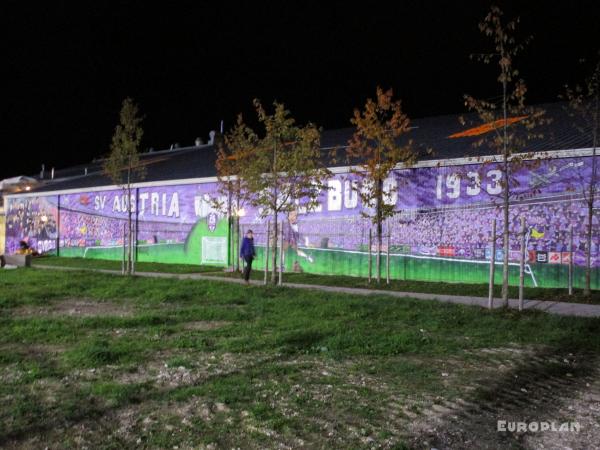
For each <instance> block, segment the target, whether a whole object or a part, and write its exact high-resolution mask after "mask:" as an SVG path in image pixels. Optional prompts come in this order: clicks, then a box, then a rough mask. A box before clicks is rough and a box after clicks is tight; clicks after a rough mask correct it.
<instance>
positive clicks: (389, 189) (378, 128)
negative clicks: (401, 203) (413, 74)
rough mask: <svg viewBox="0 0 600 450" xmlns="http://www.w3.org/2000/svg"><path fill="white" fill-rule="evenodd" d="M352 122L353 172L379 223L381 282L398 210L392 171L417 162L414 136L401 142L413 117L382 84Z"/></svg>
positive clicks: (366, 208) (369, 214)
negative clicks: (389, 228)
mask: <svg viewBox="0 0 600 450" xmlns="http://www.w3.org/2000/svg"><path fill="white" fill-rule="evenodd" d="M351 123H352V124H353V125H354V126H355V127H356V130H355V131H354V134H353V136H352V138H351V140H350V142H349V143H348V147H347V149H346V151H347V156H348V159H349V161H350V162H352V161H355V160H358V161H359V163H358V166H356V168H354V169H352V171H351V172H352V173H353V174H355V175H356V176H357V177H359V179H360V180H361V183H360V189H359V196H360V199H361V201H362V204H363V210H362V215H363V217H366V218H369V219H370V220H371V222H372V224H373V225H375V227H376V231H377V256H376V258H377V263H376V271H377V282H378V283H379V282H380V281H381V243H382V229H383V222H384V221H385V220H386V219H388V218H390V217H392V216H393V215H394V214H396V213H397V210H396V202H395V198H396V196H397V190H398V186H397V180H396V179H395V178H390V175H391V174H392V171H393V170H394V169H395V168H396V167H397V166H398V165H399V164H402V165H403V166H404V167H410V166H411V165H413V164H414V163H415V162H416V159H417V154H416V152H415V151H414V149H413V146H412V142H411V141H410V140H409V141H407V142H406V143H400V142H399V140H400V138H402V137H403V135H404V134H406V133H407V132H408V130H409V127H410V119H409V118H408V116H407V115H406V114H405V113H404V112H403V111H402V105H401V102H400V101H399V100H396V101H394V100H393V92H392V90H391V89H389V90H387V91H384V90H383V89H381V88H380V87H378V88H377V92H376V98H375V99H374V100H373V99H371V98H369V99H367V102H366V104H365V107H364V109H363V110H362V111H361V110H358V109H355V110H354V117H353V118H352V119H351ZM388 180H389V181H388Z"/></svg>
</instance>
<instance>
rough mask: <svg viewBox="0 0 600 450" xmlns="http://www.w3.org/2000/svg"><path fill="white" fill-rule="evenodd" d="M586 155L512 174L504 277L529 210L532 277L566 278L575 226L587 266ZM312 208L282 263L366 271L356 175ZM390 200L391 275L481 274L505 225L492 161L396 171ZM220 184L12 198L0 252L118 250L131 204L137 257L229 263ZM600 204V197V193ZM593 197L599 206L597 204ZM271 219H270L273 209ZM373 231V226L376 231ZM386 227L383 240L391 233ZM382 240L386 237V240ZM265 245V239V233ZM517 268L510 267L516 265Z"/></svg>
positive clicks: (540, 280) (598, 225) (286, 231)
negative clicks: (22, 247)
mask: <svg viewBox="0 0 600 450" xmlns="http://www.w3.org/2000/svg"><path fill="white" fill-rule="evenodd" d="M590 179H591V158H590V157H581V158H558V159H551V160H542V161H538V162H535V161H533V162H530V163H528V164H527V166H526V167H522V168H520V169H518V170H515V171H514V173H512V177H511V182H510V183H511V208H510V229H511V233H512V237H511V241H510V247H509V248H508V249H503V248H502V242H501V238H500V231H499V232H498V239H497V252H496V255H495V257H496V259H497V260H498V261H500V260H502V257H503V252H504V251H508V252H509V260H510V261H511V281H512V282H515V283H516V282H517V280H518V263H517V261H518V259H519V248H520V241H519V238H518V232H519V231H520V219H521V217H525V219H526V244H527V267H526V272H527V281H526V282H527V283H528V284H529V285H533V286H547V287H555V286H565V285H566V281H565V280H566V276H567V275H566V274H567V271H566V267H567V264H568V261H569V258H570V255H571V253H570V252H569V240H570V238H569V236H570V230H571V228H572V229H573V236H574V238H573V244H574V245H573V249H574V251H573V261H574V264H575V266H576V285H577V283H578V282H580V283H582V277H583V267H582V266H583V265H584V264H585V239H586V228H585V224H586V222H587V205H586V202H585V198H584V195H583V191H584V190H585V189H588V188H589V180H590ZM328 187H329V188H328V189H327V190H325V191H323V192H322V195H321V197H320V202H319V206H318V207H317V208H316V209H314V210H312V211H306V210H305V209H304V208H302V207H301V206H298V207H297V208H296V209H294V210H293V211H291V212H290V213H288V214H285V215H282V216H281V217H280V218H279V219H280V220H279V221H280V223H282V224H283V225H282V226H283V241H284V242H283V249H284V261H283V262H284V267H285V270H288V271H292V270H296V271H306V272H311V273H328V274H346V275H356V276H364V275H366V273H367V272H366V271H367V267H368V243H369V229H370V228H373V227H372V225H371V224H370V222H369V220H368V219H365V218H364V217H363V216H362V215H361V211H363V212H364V211H368V208H369V205H362V204H361V201H360V196H359V195H358V192H357V190H358V189H360V180H359V179H358V178H357V177H356V175H351V174H345V175H344V174H340V175H336V176H334V177H332V178H331V179H330V180H329V182H328ZM384 189H386V190H387V192H388V195H387V196H386V202H389V203H390V204H393V205H395V206H396V208H397V209H398V214H397V215H396V216H394V217H393V218H392V219H390V220H389V221H388V222H386V224H385V226H384V235H385V236H384V239H383V243H384V251H386V252H387V251H388V246H389V253H390V264H389V266H390V274H391V276H392V278H414V279H426V280H440V281H467V282H469V281H471V282H485V281H486V280H487V271H488V264H489V260H490V257H491V255H490V232H491V226H492V221H493V219H496V220H497V227H498V230H502V210H501V204H502V189H503V182H502V172H501V171H500V170H499V169H498V167H497V165H495V164H471V165H462V166H442V167H425V168H415V169H406V170H399V171H396V172H395V173H394V174H393V176H391V177H389V178H388V179H387V180H386V181H385V183H384ZM216 195H217V186H216V184H215V183H205V184H188V185H173V186H157V187H144V188H139V189H133V190H132V197H131V199H130V200H128V199H127V196H126V195H124V194H123V192H122V191H121V190H118V191H96V192H92V191H90V192H82V193H75V194H64V195H60V196H56V195H53V196H46V197H44V196H38V197H35V196H23V197H10V198H9V199H8V207H7V225H6V226H7V230H6V235H7V237H6V246H7V252H9V253H10V252H11V251H15V250H16V249H17V248H18V246H19V242H20V241H22V240H25V241H26V242H28V244H29V245H31V246H32V247H34V248H36V249H38V251H39V252H41V253H44V252H52V251H56V248H57V246H59V247H60V248H59V251H60V254H61V255H62V256H84V257H90V258H109V259H119V258H120V257H121V255H122V248H121V246H122V242H123V236H124V231H123V230H124V227H125V226H126V223H127V215H128V212H127V211H128V204H129V203H130V202H131V204H132V208H131V209H132V214H133V217H134V220H135V223H136V230H137V243H138V246H137V255H138V259H139V260H140V261H156V262H178V263H189V264H214V265H222V266H224V265H227V264H228V262H230V261H231V259H232V258H235V254H236V253H237V251H236V250H235V249H232V247H233V246H234V245H237V240H236V238H235V237H233V241H232V245H230V241H231V240H232V239H231V236H232V235H231V234H230V233H229V229H228V228H229V225H228V219H227V216H226V214H225V213H224V212H223V211H219V210H217V209H215V207H214V202H213V200H214V198H215V196H216ZM598 203H600V201H599V202H598ZM596 206H600V205H596ZM261 213H262V212H261V211H259V210H258V209H256V208H252V207H251V206H250V205H242V208H241V210H240V214H239V215H240V216H241V217H240V231H241V232H244V231H245V230H247V229H250V228H251V229H252V230H253V231H254V232H255V241H256V245H257V248H258V261H257V262H256V267H260V266H261V264H264V254H263V253H264V248H265V246H266V243H267V242H266V241H267V238H266V229H267V220H268V219H267V218H264V217H262V214H261ZM269 219H270V218H269ZM593 227H594V233H593V242H592V248H591V254H592V265H593V267H594V273H593V277H592V278H593V280H592V283H593V285H594V286H595V287H596V288H598V287H599V285H600V255H599V248H600V232H599V230H600V213H598V212H596V215H595V217H594V220H593ZM372 231H373V233H374V229H373V230H372ZM388 234H389V238H388ZM388 243H389V244H388ZM271 245H272V243H271ZM513 272H514V273H513Z"/></svg>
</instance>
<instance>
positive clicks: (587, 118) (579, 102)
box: [561, 52, 600, 295]
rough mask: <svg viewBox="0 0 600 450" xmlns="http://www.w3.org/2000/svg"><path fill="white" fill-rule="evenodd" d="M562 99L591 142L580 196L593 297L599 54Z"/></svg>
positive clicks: (587, 290)
mask: <svg viewBox="0 0 600 450" xmlns="http://www.w3.org/2000/svg"><path fill="white" fill-rule="evenodd" d="M561 98H563V99H564V100H566V101H567V110H568V112H569V114H570V115H571V116H572V117H573V118H574V119H576V122H575V124H574V126H575V127H576V129H577V131H578V132H579V133H581V134H583V135H587V136H589V137H590V140H591V142H592V173H591V174H590V178H589V180H585V182H584V183H583V186H582V189H581V192H582V194H583V198H584V201H585V203H586V206H587V221H586V222H587V223H586V258H585V284H584V287H583V290H584V294H585V295H590V294H591V280H592V234H593V231H594V230H593V220H594V202H595V200H596V195H597V191H598V186H597V184H598V155H597V148H598V144H599V138H600V52H599V53H598V55H597V59H596V61H595V64H594V66H593V68H592V70H591V71H590V73H589V74H588V76H587V77H586V78H585V80H584V83H583V84H576V85H575V86H569V85H567V86H565V93H564V94H563V95H561Z"/></svg>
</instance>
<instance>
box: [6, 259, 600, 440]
mask: <svg viewBox="0 0 600 450" xmlns="http://www.w3.org/2000/svg"><path fill="white" fill-rule="evenodd" d="M140 270H141V269H140ZM599 357H600V319H580V318H569V317H559V316H551V315H546V314H544V313H540V312H526V313H522V314H519V313H517V312H515V311H493V312H489V311H486V310H482V309H480V308H475V307H467V306H460V305H447V304H438V303H435V302H422V301H416V300H409V299H393V298H388V297H386V296H373V297H366V298H365V297H362V296H361V297H358V296H357V297H353V296H347V295H341V294H331V293H323V292H317V291H306V290H295V289H292V288H277V287H246V286H242V285H236V284H228V283H220V282H216V281H215V282H212V281H191V280H170V279H148V278H141V277H140V278H138V277H132V278H128V277H121V276H114V275H107V274H99V273H92V272H85V271H80V272H61V271H52V270H36V269H18V270H10V271H0V398H1V399H2V408H0V446H2V447H8V448H15V447H26V448H32V447H34V448H35V447H44V446H49V447H50V448H71V447H89V448H96V447H102V448H130V447H134V446H138V447H147V448H174V447H175V446H177V447H178V448H207V449H209V448H213V449H214V448H244V449H245V448H413V447H414V448H431V447H436V448H447V447H450V446H451V447H452V448H466V447H469V445H468V442H471V445H472V442H477V443H478V445H479V447H480V448H481V447H484V446H485V445H488V448H519V447H521V446H522V445H523V442H524V439H532V440H531V441H527V442H528V443H530V444H532V445H533V444H535V445H536V446H539V445H546V448H548V447H549V446H552V445H559V446H561V447H564V446H567V444H569V445H570V446H572V447H574V448H589V447H590V445H591V444H592V443H594V442H595V443H597V442H600V431H598V428H597V427H594V426H593V425H594V424H597V420H598V419H597V416H595V415H594V409H593V408H592V406H593V405H595V403H593V402H595V401H597V400H598V399H600V397H598V394H600V382H599V381H598V380H599V377H598V371H599V369H600V358H599ZM586 396H587V397H586ZM595 396H596V397H595ZM567 406H568V408H567ZM598 406H600V405H598ZM596 411H597V410H596ZM540 414H544V416H543V417H544V418H549V419H554V420H563V419H564V418H571V419H572V420H578V421H579V422H581V424H582V427H584V428H583V430H584V431H582V432H581V433H578V434H577V436H568V435H566V436H565V435H560V436H557V433H553V434H552V433H551V434H548V433H537V434H535V435H518V434H510V433H505V434H504V435H500V434H499V433H497V432H496V420H498V419H508V420H511V419H513V418H519V419H520V420H526V419H532V420H533V419H535V418H537V419H538V420H540V417H542V416H540ZM473 439H475V441H473ZM561 439H562V440H563V441H561ZM564 439H567V440H568V441H564ZM572 439H578V440H579V441H576V442H572ZM469 440H470V441H469ZM594 445H595V444H594ZM471 448H472V447H471Z"/></svg>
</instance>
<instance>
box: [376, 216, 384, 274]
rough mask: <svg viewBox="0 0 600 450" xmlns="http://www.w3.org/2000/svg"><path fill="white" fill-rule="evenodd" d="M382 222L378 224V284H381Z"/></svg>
mask: <svg viewBox="0 0 600 450" xmlns="http://www.w3.org/2000/svg"><path fill="white" fill-rule="evenodd" d="M382 228H383V227H382V226H381V220H379V221H378V222H377V283H380V282H381V234H382Z"/></svg>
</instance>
